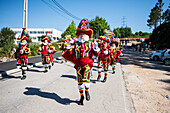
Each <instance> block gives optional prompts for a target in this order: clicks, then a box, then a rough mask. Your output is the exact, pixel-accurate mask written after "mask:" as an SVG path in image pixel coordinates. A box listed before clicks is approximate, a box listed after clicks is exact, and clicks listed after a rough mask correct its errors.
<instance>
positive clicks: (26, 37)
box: [17, 28, 29, 41]
mask: <svg viewBox="0 0 170 113" xmlns="http://www.w3.org/2000/svg"><path fill="white" fill-rule="evenodd" d="M17 39H18V40H27V41H28V40H29V33H28V31H27V30H26V28H23V30H22V33H21V37H20V38H17Z"/></svg>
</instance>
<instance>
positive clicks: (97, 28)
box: [89, 16, 110, 37]
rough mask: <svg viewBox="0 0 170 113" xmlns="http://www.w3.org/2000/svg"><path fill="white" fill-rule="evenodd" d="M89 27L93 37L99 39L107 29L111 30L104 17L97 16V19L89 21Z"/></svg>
mask: <svg viewBox="0 0 170 113" xmlns="http://www.w3.org/2000/svg"><path fill="white" fill-rule="evenodd" d="M89 25H90V26H89V27H90V28H91V29H92V30H93V37H98V36H101V35H103V31H104V30H105V29H107V30H110V26H109V25H108V23H107V22H106V20H105V19H103V18H102V17H101V18H100V17H98V16H96V18H95V19H93V20H91V21H89Z"/></svg>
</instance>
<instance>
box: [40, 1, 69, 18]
mask: <svg viewBox="0 0 170 113" xmlns="http://www.w3.org/2000/svg"><path fill="white" fill-rule="evenodd" d="M42 2H44V3H45V4H46V5H47V6H49V7H50V8H51V9H52V10H53V11H55V12H57V13H58V14H59V15H61V16H63V17H64V18H66V19H68V20H69V18H67V17H65V16H64V15H62V14H61V13H59V12H58V10H59V11H61V10H60V9H58V8H57V7H55V6H53V5H51V4H50V3H48V2H46V1H44V0H42ZM61 12H62V11H61Z"/></svg>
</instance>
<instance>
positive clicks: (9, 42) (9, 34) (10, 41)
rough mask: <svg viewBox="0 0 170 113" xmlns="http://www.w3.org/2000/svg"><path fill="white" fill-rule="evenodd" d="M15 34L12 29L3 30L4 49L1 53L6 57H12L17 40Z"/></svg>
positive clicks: (0, 37) (1, 39) (1, 40)
mask: <svg viewBox="0 0 170 113" xmlns="http://www.w3.org/2000/svg"><path fill="white" fill-rule="evenodd" d="M15 39H16V38H15V33H14V32H13V31H12V30H11V29H10V28H7V27H5V28H2V29H1V32H0V47H1V48H2V50H1V52H2V53H3V54H4V55H5V56H10V53H11V50H12V48H13V47H14V46H15V45H14V40H15Z"/></svg>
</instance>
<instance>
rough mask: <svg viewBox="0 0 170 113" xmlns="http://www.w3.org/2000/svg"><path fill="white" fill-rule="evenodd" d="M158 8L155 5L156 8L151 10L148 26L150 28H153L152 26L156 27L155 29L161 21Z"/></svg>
mask: <svg viewBox="0 0 170 113" xmlns="http://www.w3.org/2000/svg"><path fill="white" fill-rule="evenodd" d="M158 9H159V8H158V6H157V5H155V7H154V8H153V9H151V13H150V15H149V19H148V20H147V22H148V24H147V26H149V27H150V28H152V26H154V29H155V28H156V27H157V24H158V21H159V11H158Z"/></svg>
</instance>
